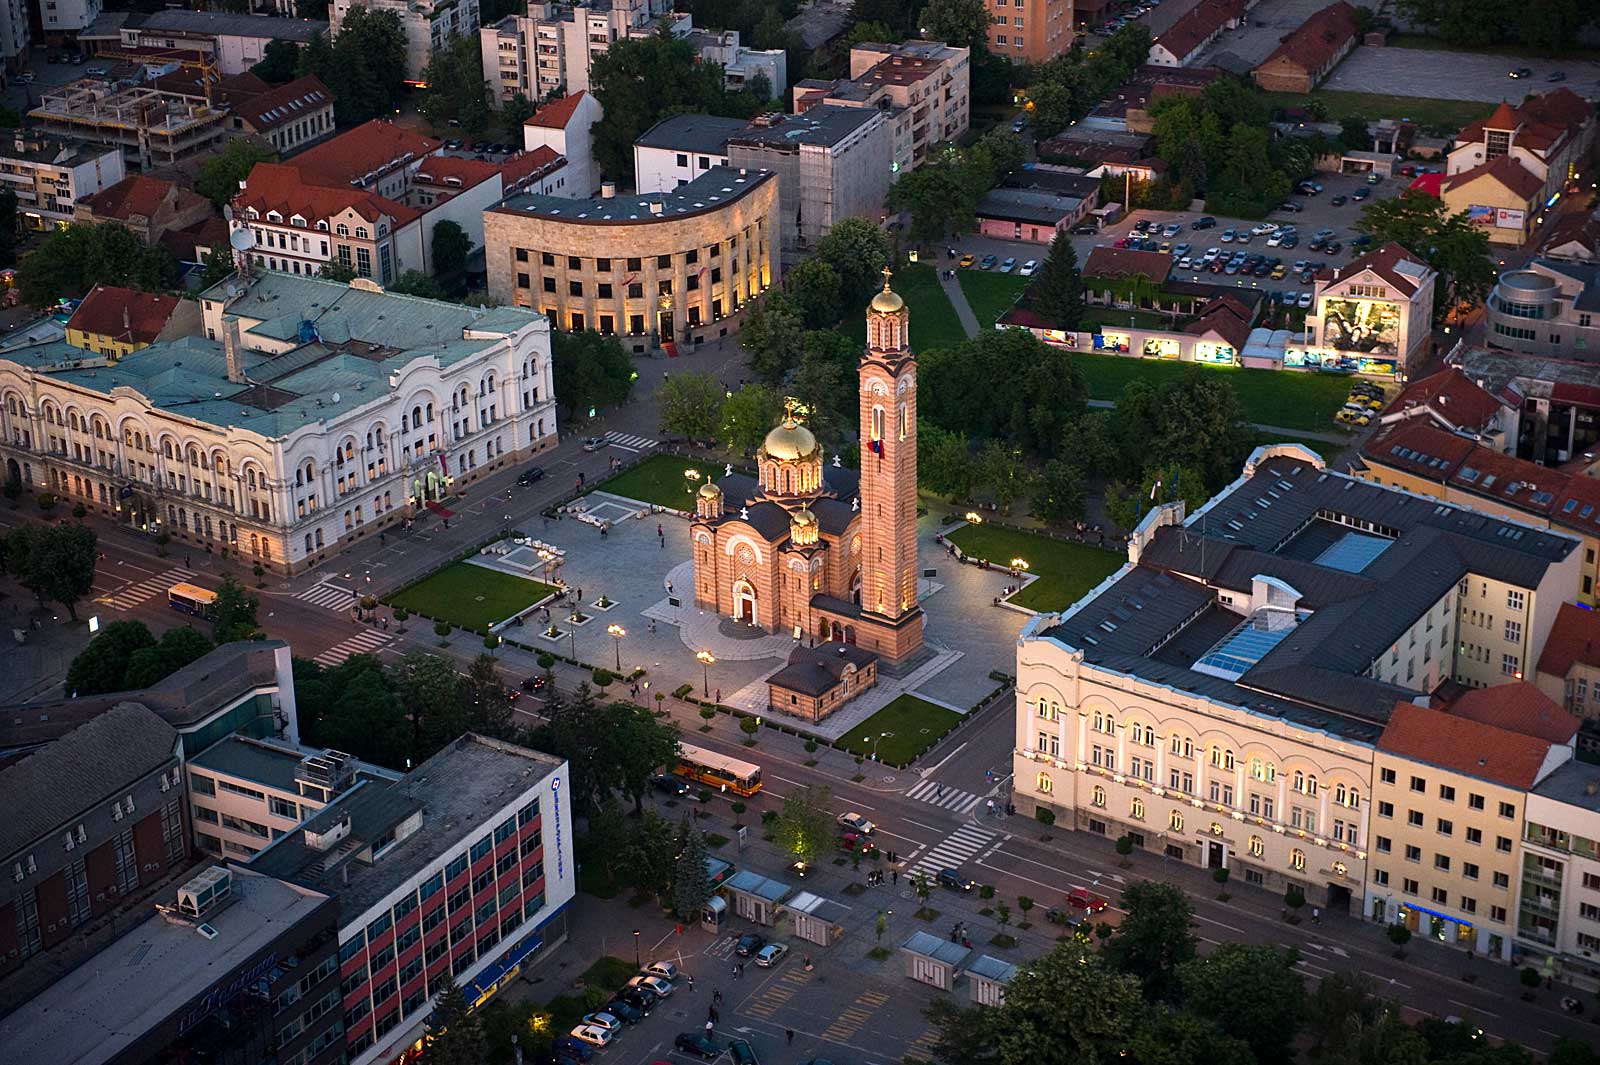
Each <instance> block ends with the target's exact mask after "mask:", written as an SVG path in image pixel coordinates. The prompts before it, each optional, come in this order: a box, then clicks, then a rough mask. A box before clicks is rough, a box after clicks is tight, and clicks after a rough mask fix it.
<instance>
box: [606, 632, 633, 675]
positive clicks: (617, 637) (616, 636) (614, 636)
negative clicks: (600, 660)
mask: <svg viewBox="0 0 1600 1065" xmlns="http://www.w3.org/2000/svg"><path fill="white" fill-rule="evenodd" d="M606 632H608V633H610V634H611V640H612V642H613V643H615V644H616V645H617V675H618V676H621V674H622V638H623V637H624V636H626V635H628V630H627V629H625V628H623V627H622V626H621V625H607V626H606Z"/></svg>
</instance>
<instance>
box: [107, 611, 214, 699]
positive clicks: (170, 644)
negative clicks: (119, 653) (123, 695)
mask: <svg viewBox="0 0 1600 1065" xmlns="http://www.w3.org/2000/svg"><path fill="white" fill-rule="evenodd" d="M214 646H216V645H215V644H213V643H212V642H211V638H210V637H208V636H207V635H206V634H205V633H203V632H201V631H200V630H199V629H196V628H194V627H192V626H189V625H179V626H178V627H177V628H175V629H168V630H167V631H166V632H164V633H162V634H161V639H160V641H159V642H158V643H157V644H156V645H155V646H154V647H144V648H140V649H139V650H137V651H135V652H134V653H133V654H132V655H130V656H129V658H128V672H127V674H126V675H125V676H124V677H123V681H122V687H121V688H120V689H113V690H121V691H137V690H138V689H140V688H148V687H150V686H151V685H153V684H156V683H159V682H160V681H162V680H164V679H166V678H167V677H169V676H171V675H172V674H174V673H176V672H177V671H178V670H180V669H182V668H183V667H184V666H186V665H188V664H189V663H190V662H193V661H194V660H195V659H197V658H201V657H203V656H204V655H205V654H206V653H207V652H209V651H210V650H211V649H212V648H213V647H214Z"/></svg>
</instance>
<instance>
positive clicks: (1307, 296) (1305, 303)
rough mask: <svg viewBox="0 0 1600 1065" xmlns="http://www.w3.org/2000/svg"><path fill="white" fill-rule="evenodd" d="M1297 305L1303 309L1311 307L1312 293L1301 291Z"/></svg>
mask: <svg viewBox="0 0 1600 1065" xmlns="http://www.w3.org/2000/svg"><path fill="white" fill-rule="evenodd" d="M1295 306H1296V307H1299V308H1300V309H1301V310H1307V309H1309V308H1310V307H1311V293H1309V292H1302V293H1300V299H1299V300H1298V301H1297V302H1296V303H1295Z"/></svg>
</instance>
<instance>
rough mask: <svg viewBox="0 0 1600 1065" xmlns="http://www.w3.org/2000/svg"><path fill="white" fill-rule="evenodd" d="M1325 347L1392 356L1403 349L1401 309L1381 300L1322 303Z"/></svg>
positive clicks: (1394, 304) (1396, 305) (1397, 305)
mask: <svg viewBox="0 0 1600 1065" xmlns="http://www.w3.org/2000/svg"><path fill="white" fill-rule="evenodd" d="M1322 343H1323V346H1325V347H1330V348H1334V349H1336V350H1338V351H1359V352H1362V353H1364V354H1367V355H1393V354H1395V353H1396V352H1397V351H1398V350H1399V345H1400V306H1399V304H1396V303H1386V302H1383V301H1380V300H1323V301H1322Z"/></svg>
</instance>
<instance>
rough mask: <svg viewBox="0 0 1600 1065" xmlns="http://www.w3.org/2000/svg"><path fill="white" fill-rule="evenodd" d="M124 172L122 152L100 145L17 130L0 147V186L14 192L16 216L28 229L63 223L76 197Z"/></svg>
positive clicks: (69, 216) (114, 180) (91, 192)
mask: <svg viewBox="0 0 1600 1065" xmlns="http://www.w3.org/2000/svg"><path fill="white" fill-rule="evenodd" d="M123 174H124V170H123V161H122V153H121V152H120V151H118V150H117V149H116V148H108V147H106V146H105V145H103V144H95V143H91V142H89V141H85V140H75V139H71V138H52V137H39V136H35V135H31V134H27V133H24V132H22V131H20V130H18V131H15V132H14V134H13V135H12V137H11V138H10V139H9V141H6V142H4V143H3V146H0V187H5V188H9V189H10V190H11V191H12V192H14V193H16V196H17V221H18V223H19V224H20V225H22V226H23V227H25V228H27V229H33V230H44V229H52V228H54V227H56V226H63V225H66V224H67V223H68V222H71V221H72V220H73V212H74V211H75V209H76V207H77V204H78V202H79V200H80V199H82V198H84V197H87V196H92V195H94V194H95V193H97V192H100V191H101V190H102V189H107V188H110V187H111V186H112V185H115V184H116V183H117V182H119V181H121V180H122V178H123Z"/></svg>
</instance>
